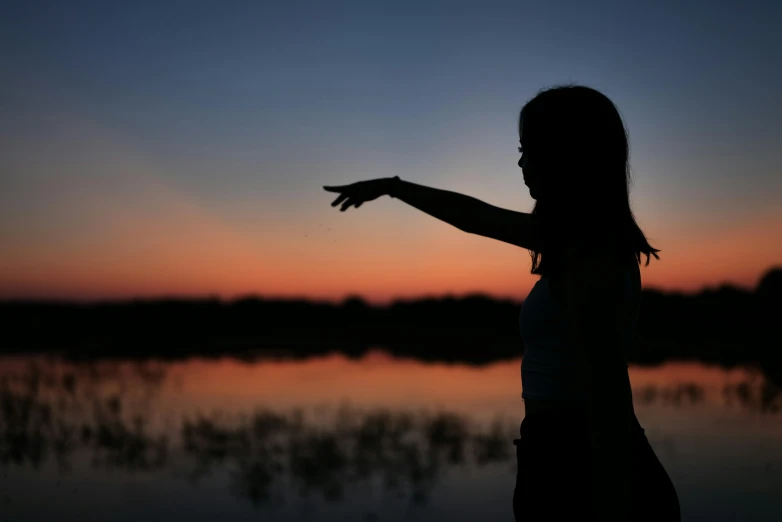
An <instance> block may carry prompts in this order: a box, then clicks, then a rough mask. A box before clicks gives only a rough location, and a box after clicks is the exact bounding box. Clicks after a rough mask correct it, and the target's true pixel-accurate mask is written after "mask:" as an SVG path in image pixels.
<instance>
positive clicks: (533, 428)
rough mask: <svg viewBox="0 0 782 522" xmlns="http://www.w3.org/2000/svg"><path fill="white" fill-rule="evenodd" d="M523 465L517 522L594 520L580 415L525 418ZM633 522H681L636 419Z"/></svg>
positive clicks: (520, 444)
mask: <svg viewBox="0 0 782 522" xmlns="http://www.w3.org/2000/svg"><path fill="white" fill-rule="evenodd" d="M513 443H514V444H515V445H516V455H517V461H518V472H517V475H516V487H515V490H514V493H513V513H514V515H515V517H516V520H517V521H525V522H537V521H542V520H578V521H589V520H594V518H593V517H592V514H591V513H592V503H591V502H592V500H591V495H590V494H591V486H590V482H591V478H590V466H591V464H590V462H589V461H590V451H589V439H588V433H587V429H586V421H585V418H584V415H583V413H580V412H578V411H563V412H559V411H556V412H548V411H545V412H540V413H537V412H536V413H535V414H534V415H528V416H526V417H525V418H524V420H523V421H522V423H521V427H520V428H519V438H518V439H514V441H513ZM629 487H630V491H629V495H630V498H629V511H630V517H629V518H628V520H630V521H650V522H651V521H655V522H669V521H675V522H680V520H681V515H680V511H679V498H678V496H677V495H676V490H675V489H674V487H673V483H672V482H671V479H670V477H669V476H668V474H667V473H666V471H665V469H664V468H663V466H662V464H661V463H660V461H659V459H658V458H657V455H655V453H654V450H653V449H652V447H651V446H650V445H649V441H648V440H647V439H646V435H645V433H644V430H643V428H641V425H640V424H639V423H638V420H637V419H635V429H634V432H633V472H632V474H631V480H630V486H629Z"/></svg>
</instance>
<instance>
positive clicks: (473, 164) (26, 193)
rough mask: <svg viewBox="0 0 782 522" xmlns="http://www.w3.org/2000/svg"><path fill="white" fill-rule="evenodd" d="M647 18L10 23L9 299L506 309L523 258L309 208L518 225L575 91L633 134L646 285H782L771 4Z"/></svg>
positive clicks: (134, 16)
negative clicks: (556, 109)
mask: <svg viewBox="0 0 782 522" xmlns="http://www.w3.org/2000/svg"><path fill="white" fill-rule="evenodd" d="M157 4H165V5H164V6H160V5H157ZM637 4H639V3H637V2H604V1H595V2H571V3H561V2H525V1H518V0H517V1H512V2H490V1H485V2H484V1H482V2H478V1H474V2H457V1H453V2H446V1H441V2H384V3H380V2H371V1H367V2H360V3H358V2H357V3H346V2H338V1H334V2H312V3H302V2H287V1H286V2H282V1H280V2H271V1H270V2H217V1H213V2H195V1H187V2H186V1H182V2H174V1H171V2H78V1H69V2H59V1H55V2H26V1H11V2H3V6H2V7H0V73H1V74H2V80H1V81H0V105H1V106H2V113H1V114H2V116H0V298H12V297H13V298H15V297H56V298H72V299H98V298H123V297H137V296H164V295H165V296H172V295H177V296H206V295H213V296H220V297H223V298H233V297H237V296H242V295H248V294H256V295H263V296H274V297H286V296H290V297H311V298H316V299H329V300H337V299H342V298H344V297H346V296H349V295H359V296H362V297H364V298H366V299H367V300H369V301H372V302H386V301H388V300H390V299H393V298H396V297H414V296H422V295H444V294H452V295H464V294H468V293H474V292H481V293H486V294H491V295H495V296H498V297H511V298H516V299H522V298H523V297H524V296H525V295H526V293H527V292H528V291H529V289H530V288H531V286H532V285H533V284H534V282H535V280H536V276H533V275H531V274H530V273H529V270H530V257H529V253H528V252H527V251H526V250H522V249H519V248H517V247H513V246H510V245H507V244H503V243H499V242H496V241H493V240H490V239H486V238H481V237H478V236H471V235H468V234H465V233H463V232H460V231H459V230H457V229H456V228H454V227H452V226H451V225H448V224H446V223H443V222H440V221H437V220H435V219H434V218H432V217H430V216H428V215H426V214H424V213H422V212H420V211H419V210H417V209H415V208H413V207H410V206H408V205H406V204H405V203H403V202H401V201H398V200H393V199H390V198H387V197H383V198H381V199H379V200H376V201H373V202H370V203H367V204H365V205H363V206H362V207H361V208H359V209H355V208H351V209H349V210H347V211H346V212H340V211H339V210H338V208H334V207H331V206H330V203H331V202H332V201H333V200H334V199H335V197H336V195H335V194H333V193H329V192H325V191H324V190H323V188H322V186H323V185H342V184H348V183H352V182H355V181H360V180H365V179H372V178H381V177H390V176H394V175H399V176H400V177H401V178H402V179H406V180H409V181H413V182H415V183H419V184H424V185H429V186H433V187H437V188H442V189H447V190H453V191H457V192H462V193H466V194H469V195H471V196H474V197H477V198H479V199H482V200H484V201H486V202H489V203H491V204H494V205H497V206H501V207H505V208H511V209H514V210H519V211H527V212H528V211H531V209H532V206H533V200H532V199H531V198H530V197H529V194H528V192H527V190H526V187H525V185H524V183H523V180H522V176H521V171H520V170H519V168H518V167H517V165H516V162H517V161H518V153H517V151H516V147H517V140H518V136H517V134H516V124H517V115H518V111H519V109H520V108H521V106H522V105H523V104H524V103H525V102H526V101H527V100H528V99H530V98H531V97H532V96H534V95H535V93H536V92H537V91H538V90H539V89H541V88H543V87H548V86H553V85H557V84H561V83H567V82H574V83H581V84H585V85H588V86H591V87H594V88H596V89H598V90H600V91H602V92H603V93H605V94H606V95H607V96H608V97H609V98H611V99H612V100H613V101H614V102H615V103H616V105H617V106H618V107H619V109H620V111H621V113H622V115H623V117H624V119H625V123H626V124H627V126H628V128H629V132H630V143H631V163H632V168H633V185H632V187H631V190H632V192H631V196H632V204H633V210H634V212H635V215H636V217H637V220H638V222H639V224H640V226H641V228H642V229H643V230H644V232H645V233H646V234H647V237H648V238H649V240H650V242H651V243H652V245H653V246H655V247H657V248H659V249H661V253H660V258H661V260H660V261H656V260H654V259H652V261H651V263H650V266H649V267H646V268H644V269H643V271H642V276H643V278H644V285H645V286H647V287H655V288H661V289H670V290H673V289H677V290H683V291H695V290H698V289H701V288H703V287H704V286H714V285H718V284H722V283H732V284H736V285H741V286H746V287H750V286H754V284H755V283H756V282H757V280H758V279H759V277H760V276H761V275H762V274H763V272H764V271H765V270H766V269H768V268H770V267H771V266H773V265H782V166H781V165H782V146H781V145H782V96H780V93H782V31H780V30H779V28H780V26H782V2H778V1H768V2H745V1H733V0H730V1H728V0H725V1H720V2H679V1H677V2H648V3H647V4H648V5H647V6H646V7H642V6H639V5H637ZM683 4H687V5H686V6H685V5H683ZM120 5H125V6H126V7H124V8H123V7H120ZM699 5H700V6H701V7H697V6H699ZM706 6H708V9H705V10H704V9H703V7H706Z"/></svg>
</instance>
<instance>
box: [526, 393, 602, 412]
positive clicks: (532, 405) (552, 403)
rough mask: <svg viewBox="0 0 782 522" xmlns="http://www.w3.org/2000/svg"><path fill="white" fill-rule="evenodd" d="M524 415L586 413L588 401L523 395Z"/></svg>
mask: <svg viewBox="0 0 782 522" xmlns="http://www.w3.org/2000/svg"><path fill="white" fill-rule="evenodd" d="M522 400H523V401H524V411H525V415H531V414H536V413H561V414H572V413H586V411H587V407H588V404H589V403H588V402H587V400H586V399H553V398H552V399H542V398H533V397H524V398H523V399H522Z"/></svg>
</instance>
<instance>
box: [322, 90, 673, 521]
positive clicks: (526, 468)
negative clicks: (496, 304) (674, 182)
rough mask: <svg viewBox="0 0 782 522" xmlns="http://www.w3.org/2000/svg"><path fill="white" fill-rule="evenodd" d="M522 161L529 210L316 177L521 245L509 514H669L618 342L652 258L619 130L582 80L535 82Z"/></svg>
mask: <svg viewBox="0 0 782 522" xmlns="http://www.w3.org/2000/svg"><path fill="white" fill-rule="evenodd" d="M518 129H519V144H520V147H519V152H520V153H521V158H520V159H519V162H518V165H519V167H521V169H522V171H523V175H524V183H525V184H526V185H527V187H529V191H530V195H531V197H532V198H533V199H535V201H536V202H535V207H534V209H533V211H532V213H529V214H528V213H523V212H515V211H512V210H507V209H503V208H498V207H495V206H492V205H490V204H487V203H485V202H483V201H480V200H478V199H475V198H472V197H470V196H466V195H463V194H457V193H454V192H449V191H445V190H439V189H435V188H431V187H426V186H422V185H417V184H414V183H410V182H408V181H402V180H401V179H399V177H398V176H395V177H393V178H384V179H376V180H369V181H361V182H358V183H353V184H351V185H344V186H338V187H328V186H327V187H324V188H325V189H326V190H328V191H332V192H339V193H340V195H339V197H338V198H337V199H336V200H334V202H333V203H332V206H336V205H338V204H340V203H342V207H341V210H342V211H344V210H346V209H347V208H349V207H350V206H355V207H356V208H358V207H360V206H361V205H362V204H363V203H364V202H366V201H371V200H373V199H376V198H378V197H379V196H381V195H384V194H388V195H390V196H391V197H394V198H397V199H401V200H402V201H404V202H405V203H408V204H409V205H412V206H414V207H416V208H418V209H420V210H422V211H423V212H426V213H427V214H430V215H432V216H434V217H436V218H438V219H441V220H443V221H445V222H447V223H450V224H451V225H453V226H455V227H457V228H459V229H460V230H462V231H464V232H469V233H471V234H478V235H481V236H485V237H490V238H493V239H497V240H500V241H504V242H507V243H511V244H514V245H517V246H519V247H521V248H524V249H527V250H529V251H530V254H531V256H532V273H533V274H537V275H539V276H540V279H539V280H538V281H537V283H536V284H535V286H534V287H533V288H532V290H531V291H530V293H529V295H528V296H527V298H526V299H525V301H524V303H523V305H522V308H521V314H520V329H521V336H522V339H523V341H524V345H525V351H524V355H523V362H522V367H521V380H522V389H523V392H522V400H523V401H524V403H525V410H526V412H525V416H524V419H523V421H522V422H521V426H520V430H519V432H520V433H519V438H518V439H515V440H514V441H513V442H514V444H515V445H516V453H517V459H518V473H517V476H516V487H515V490H514V495H513V511H514V514H515V517H516V520H524V521H539V520H579V521H581V520H595V521H601V522H602V521H619V520H622V521H631V520H632V521H636V520H644V521H646V520H648V521H655V522H665V521H673V520H675V521H678V520H680V514H679V501H678V497H677V494H676V491H675V489H674V487H673V484H672V483H671V480H670V478H669V477H668V474H667V473H666V472H665V470H664V469H663V467H662V465H661V464H660V461H659V460H658V458H657V456H656V455H655V454H654V451H653V450H652V448H651V446H650V445H649V442H648V440H647V439H646V436H645V434H644V430H643V429H642V428H641V426H640V424H639V423H638V420H637V419H636V417H635V413H634V410H633V402H632V394H631V391H630V380H629V376H628V372H627V367H628V362H627V361H628V353H627V351H628V348H629V346H630V343H631V340H632V335H633V332H634V328H635V324H636V320H637V317H638V311H639V306H640V298H641V276H640V269H639V265H640V263H641V256H642V254H645V255H646V264H647V265H648V264H649V257H650V256H654V257H655V258H657V259H659V257H658V255H657V252H659V250H657V249H655V248H653V247H651V246H650V245H649V243H648V242H647V240H646V237H645V236H644V234H643V232H642V231H641V229H640V228H639V227H638V225H637V224H636V222H635V218H634V217H633V213H632V211H631V209H630V201H629V191H628V182H629V163H628V159H629V147H628V140H627V133H626V131H625V127H624V124H623V122H622V119H621V116H620V115H619V112H618V111H617V109H616V107H615V106H614V104H613V103H612V102H611V101H610V100H609V99H608V98H607V97H606V96H604V95H603V94H601V93H599V92H598V91H596V90H594V89H590V88H588V87H583V86H577V85H567V86H561V87H555V88H552V89H547V90H543V91H541V92H539V93H538V94H537V95H536V96H535V97H534V98H533V99H532V100H530V101H529V102H528V103H527V104H526V105H525V106H524V107H523V108H522V110H521V113H520V115H519V126H518Z"/></svg>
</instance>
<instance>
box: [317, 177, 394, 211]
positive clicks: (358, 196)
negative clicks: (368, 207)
mask: <svg viewBox="0 0 782 522" xmlns="http://www.w3.org/2000/svg"><path fill="white" fill-rule="evenodd" d="M389 181H390V178H380V179H370V180H367V181H358V182H356V183H352V184H350V185H340V186H338V187H337V186H325V185H324V187H323V188H324V189H326V190H328V191H329V192H339V193H340V195H339V197H338V198H337V199H335V200H334V202H333V203H332V204H331V206H332V207H336V206H337V205H339V203H340V202H341V201H343V200H345V201H344V203H342V208H341V209H340V210H341V211H345V210H346V209H347V208H348V207H350V206H351V205H354V206H355V207H356V208H358V207H360V206H361V205H362V204H363V203H364V202H365V201H372V200H373V199H377V198H379V197H380V196H383V195H385V194H388V188H389Z"/></svg>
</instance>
